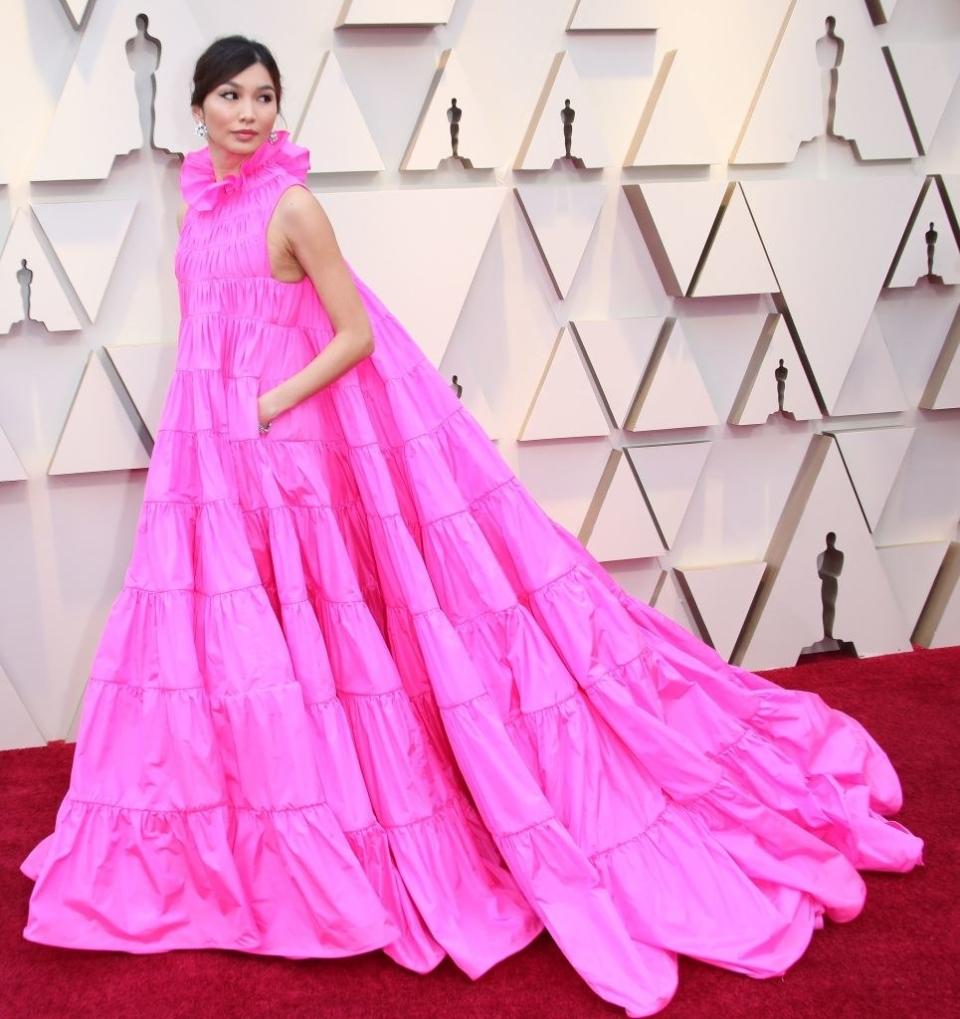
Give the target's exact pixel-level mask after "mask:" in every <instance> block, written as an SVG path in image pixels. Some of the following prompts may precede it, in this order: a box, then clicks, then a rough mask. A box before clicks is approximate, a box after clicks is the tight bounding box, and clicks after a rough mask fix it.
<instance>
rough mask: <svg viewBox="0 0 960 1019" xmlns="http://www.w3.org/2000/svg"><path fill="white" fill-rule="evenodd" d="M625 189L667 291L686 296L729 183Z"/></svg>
mask: <svg viewBox="0 0 960 1019" xmlns="http://www.w3.org/2000/svg"><path fill="white" fill-rule="evenodd" d="M623 190H624V194H625V195H626V198H627V201H628V202H629V203H630V208H631V209H632V211H633V214H634V216H635V217H636V220H637V224H638V225H639V227H640V230H641V232H642V234H643V239H644V240H645V241H646V244H647V247H648V248H649V249H650V255H651V257H652V258H653V263H654V265H655V266H656V268H657V272H658V273H659V274H660V278H661V280H662V281H663V288H664V290H666V292H667V293H668V294H670V295H671V296H673V297H683V296H684V295H685V294H686V293H687V291H688V290H689V289H690V283H691V281H692V279H693V274H694V271H695V270H696V268H697V264H698V263H699V261H700V256H701V255H702V254H703V249H704V246H705V245H706V243H707V238H708V237H709V236H710V230H711V228H712V227H713V224H714V221H715V220H716V218H717V213H718V211H719V210H720V203H721V202H722V201H723V197H724V194H725V193H726V190H727V183H726V181H723V180H703V181H662V182H656V183H650V184H625V185H624V186H623Z"/></svg>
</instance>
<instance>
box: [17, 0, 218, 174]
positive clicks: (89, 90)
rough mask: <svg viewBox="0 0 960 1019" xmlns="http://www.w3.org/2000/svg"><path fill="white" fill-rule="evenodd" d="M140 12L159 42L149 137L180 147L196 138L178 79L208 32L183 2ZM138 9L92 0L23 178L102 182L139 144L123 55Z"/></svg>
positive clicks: (133, 1) (138, 1)
mask: <svg viewBox="0 0 960 1019" xmlns="http://www.w3.org/2000/svg"><path fill="white" fill-rule="evenodd" d="M146 10H147V12H148V14H149V19H150V24H149V29H148V31H149V33H150V36H151V37H152V38H154V39H162V40H163V59H162V60H160V62H159V63H158V64H157V66H156V69H155V71H154V78H155V80H156V92H155V99H154V112H155V123H154V130H153V139H152V141H153V144H154V145H155V146H156V147H157V148H159V149H166V150H167V151H168V152H187V151H189V150H190V149H191V148H192V147H193V146H194V145H195V144H196V140H197V139H196V135H195V134H194V129H193V119H192V118H191V117H190V115H189V110H187V109H186V107H185V105H184V104H185V99H186V96H185V95H184V82H189V81H190V78H191V74H192V71H193V66H194V63H195V62H196V59H197V56H198V55H199V54H200V53H201V52H202V51H203V49H204V47H205V46H207V44H208V43H209V42H210V39H209V32H208V31H206V30H201V29H200V27H199V26H198V24H197V22H196V20H195V19H194V16H193V13H192V11H191V7H190V5H188V4H187V3H186V2H185V0H164V2H163V3H162V4H161V3H151V4H149V5H148V6H147V8H146ZM142 13H144V3H143V0H113V2H112V3H96V4H94V5H93V8H92V10H91V12H90V17H89V19H88V21H87V23H86V25H85V26H84V29H83V32H82V34H81V35H80V37H79V39H80V42H79V47H78V48H77V50H76V55H75V57H74V60H73V64H72V66H71V67H70V72H69V74H68V75H67V80H66V82H65V83H64V86H63V89H62V91H61V93H60V95H59V97H58V98H57V99H56V102H55V103H54V108H53V117H52V119H51V121H50V124H49V127H48V128H47V133H46V137H45V138H44V140H43V143H42V145H41V147H40V150H39V156H38V158H37V161H36V164H35V166H34V167H33V170H32V172H31V180H35V181H46V180H103V179H105V178H107V177H108V176H109V175H110V172H111V169H112V167H113V163H114V160H115V158H116V157H117V156H120V155H125V154H126V153H128V152H131V151H132V150H134V149H138V148H141V147H142V146H143V145H144V135H143V124H142V122H141V110H140V103H139V100H138V97H137V90H136V89H135V88H134V87H133V74H134V72H133V71H132V70H131V66H130V53H129V46H130V40H131V38H133V37H135V36H136V34H137V17H138V15H140V14H142ZM151 94H152V93H151ZM92 111H96V113H95V115H94V114H93V113H92ZM185 111H186V112H185ZM191 137H192V139H193V141H192V142H191Z"/></svg>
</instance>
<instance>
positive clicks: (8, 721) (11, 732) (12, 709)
mask: <svg viewBox="0 0 960 1019" xmlns="http://www.w3.org/2000/svg"><path fill="white" fill-rule="evenodd" d="M46 745H47V741H46V740H45V739H44V738H43V734H42V733H41V732H40V730H39V729H38V728H37V724H36V722H34V720H33V719H32V718H31V717H30V712H29V711H27V708H26V705H25V704H24V703H23V701H22V700H21V699H20V695H19V694H18V693H17V691H16V689H15V688H14V686H13V684H12V683H11V682H10V678H9V677H8V676H7V674H6V673H5V672H4V671H3V666H2V665H0V750H13V749H15V748H18V747H43V746H46Z"/></svg>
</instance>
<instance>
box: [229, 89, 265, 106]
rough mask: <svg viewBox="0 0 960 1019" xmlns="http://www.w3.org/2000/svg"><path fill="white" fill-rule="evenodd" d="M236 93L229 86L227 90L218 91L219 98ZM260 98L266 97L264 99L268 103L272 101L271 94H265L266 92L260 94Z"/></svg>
mask: <svg viewBox="0 0 960 1019" xmlns="http://www.w3.org/2000/svg"><path fill="white" fill-rule="evenodd" d="M236 94H237V93H236V92H234V90H233V89H232V88H231V89H228V90H227V91H226V92H221V93H220V98H221V99H226V98H227V96H235V95H236ZM260 98H261V99H266V101H267V102H268V103H269V102H272V101H273V96H270V95H267V94H266V93H264V94H263V95H261V96H260Z"/></svg>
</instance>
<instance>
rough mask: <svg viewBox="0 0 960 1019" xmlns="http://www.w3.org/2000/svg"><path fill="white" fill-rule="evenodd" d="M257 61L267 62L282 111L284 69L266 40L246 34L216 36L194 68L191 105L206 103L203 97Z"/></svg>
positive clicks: (266, 65)
mask: <svg viewBox="0 0 960 1019" xmlns="http://www.w3.org/2000/svg"><path fill="white" fill-rule="evenodd" d="M253 64H263V66H264V67H265V68H266V69H267V71H268V72H269V74H270V77H271V79H272V80H273V87H274V88H275V89H276V90H277V113H278V114H279V113H280V94H281V92H282V86H281V84H280V71H279V69H278V68H277V62H276V60H274V59H273V54H272V53H271V52H270V50H268V49H267V47H266V46H264V45H263V43H262V42H257V41H256V40H255V39H248V38H247V37H246V36H245V35H225V36H223V37H222V38H220V39H214V41H213V42H212V43H210V45H209V46H208V47H207V48H206V49H205V50H204V51H203V53H201V54H200V56H199V58H198V59H197V63H196V66H195V67H194V69H193V92H192V93H191V95H190V105H191V106H198V107H202V106H203V100H204V99H206V97H207V96H208V95H209V94H210V93H211V92H212V91H213V90H214V89H215V88H216V87H217V86H218V85H222V84H223V83H224V82H225V81H229V80H230V78H232V77H233V76H234V75H235V74H239V73H240V72H241V71H245V70H246V69H247V68H248V67H250V66H251V65H253Z"/></svg>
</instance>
